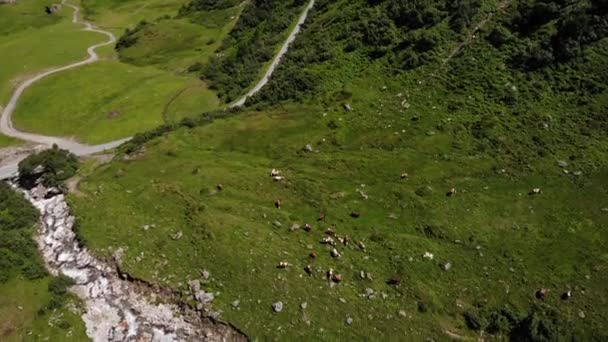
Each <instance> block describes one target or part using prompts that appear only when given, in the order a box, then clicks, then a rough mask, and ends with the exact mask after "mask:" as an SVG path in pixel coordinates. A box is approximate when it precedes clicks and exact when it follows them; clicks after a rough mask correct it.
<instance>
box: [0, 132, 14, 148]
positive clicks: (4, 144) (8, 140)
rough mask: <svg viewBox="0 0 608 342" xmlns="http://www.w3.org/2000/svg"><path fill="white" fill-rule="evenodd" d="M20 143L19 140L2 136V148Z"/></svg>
mask: <svg viewBox="0 0 608 342" xmlns="http://www.w3.org/2000/svg"><path fill="white" fill-rule="evenodd" d="M18 143H19V140H16V139H13V138H9V137H7V136H4V135H0V148H2V147H7V146H11V145H16V144H18Z"/></svg>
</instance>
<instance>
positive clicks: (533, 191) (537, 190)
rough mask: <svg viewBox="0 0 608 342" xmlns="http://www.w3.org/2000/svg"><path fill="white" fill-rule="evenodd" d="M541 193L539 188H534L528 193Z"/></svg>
mask: <svg viewBox="0 0 608 342" xmlns="http://www.w3.org/2000/svg"><path fill="white" fill-rule="evenodd" d="M540 193H541V190H540V188H534V189H532V191H530V192H529V193H528V195H539V194H540Z"/></svg>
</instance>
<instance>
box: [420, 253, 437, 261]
mask: <svg viewBox="0 0 608 342" xmlns="http://www.w3.org/2000/svg"><path fill="white" fill-rule="evenodd" d="M422 257H423V258H425V259H428V260H433V258H434V257H435V256H434V255H433V253H431V252H424V254H423V255H422Z"/></svg>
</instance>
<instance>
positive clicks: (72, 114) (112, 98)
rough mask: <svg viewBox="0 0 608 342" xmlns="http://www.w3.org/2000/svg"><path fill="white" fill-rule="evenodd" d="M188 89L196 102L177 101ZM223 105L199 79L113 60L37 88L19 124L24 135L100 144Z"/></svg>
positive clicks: (30, 94)
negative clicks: (34, 133)
mask: <svg viewBox="0 0 608 342" xmlns="http://www.w3.org/2000/svg"><path fill="white" fill-rule="evenodd" d="M184 89H188V91H189V95H190V97H188V98H185V97H181V96H177V95H179V93H180V92H182V91H183V90H184ZM176 96H177V97H176ZM75 99H78V100H77V101H75ZM218 102H219V101H218V100H217V98H216V97H215V96H214V94H213V93H212V92H210V91H208V90H207V89H206V88H205V87H204V85H201V83H200V82H199V81H198V80H196V79H192V78H188V77H180V76H174V75H171V74H168V73H166V72H163V71H160V70H158V69H156V68H152V67H134V66H130V65H128V64H123V63H119V62H114V61H112V62H110V61H107V62H99V63H96V64H92V65H89V66H85V67H82V68H78V69H74V70H70V71H66V72H64V73H61V74H57V75H53V76H51V77H48V78H46V79H44V80H42V81H40V82H39V83H37V84H35V85H33V86H32V87H31V88H30V89H29V90H28V92H27V93H26V94H24V96H23V98H22V100H21V102H20V105H19V106H18V107H17V110H16V112H15V114H14V118H13V121H14V123H15V126H16V127H18V128H19V129H21V130H24V131H30V132H39V133H44V134H47V135H53V136H75V137H77V138H78V139H79V140H81V141H84V142H86V143H92V144H94V143H103V142H107V141H111V140H114V139H118V138H124V137H128V136H130V135H133V134H135V133H136V132H139V131H142V130H145V129H151V128H153V127H155V126H158V125H160V124H162V123H163V122H164V120H163V117H164V116H166V117H167V120H178V119H180V118H182V117H184V116H186V115H191V114H194V113H197V112H200V111H201V110H210V109H213V108H215V107H216V106H217V105H218ZM165 114H166V115H165ZM68 118H69V119H68Z"/></svg>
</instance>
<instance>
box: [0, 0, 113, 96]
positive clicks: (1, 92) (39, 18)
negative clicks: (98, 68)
mask: <svg viewBox="0 0 608 342" xmlns="http://www.w3.org/2000/svg"><path fill="white" fill-rule="evenodd" d="M47 4H48V1H39V0H29V1H19V2H17V4H16V5H3V6H0V20H1V21H2V27H0V56H2V68H0V103H6V101H8V99H9V97H10V94H11V92H12V90H13V88H14V87H15V86H16V84H18V82H19V81H20V80H22V79H24V78H25V77H26V76H29V75H32V74H34V73H36V72H38V71H40V70H44V69H48V68H50V67H52V66H61V65H64V64H68V63H70V62H76V61H78V60H80V59H84V58H85V57H86V56H87V54H86V48H87V47H88V46H90V45H93V44H94V43H96V42H100V41H102V40H103V39H104V36H102V35H100V34H97V33H91V32H84V31H81V30H80V29H81V25H76V24H73V23H71V15H72V9H70V8H67V7H64V8H63V9H62V10H61V12H60V14H59V15H57V16H49V15H47V14H46V13H44V5H47Z"/></svg>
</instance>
